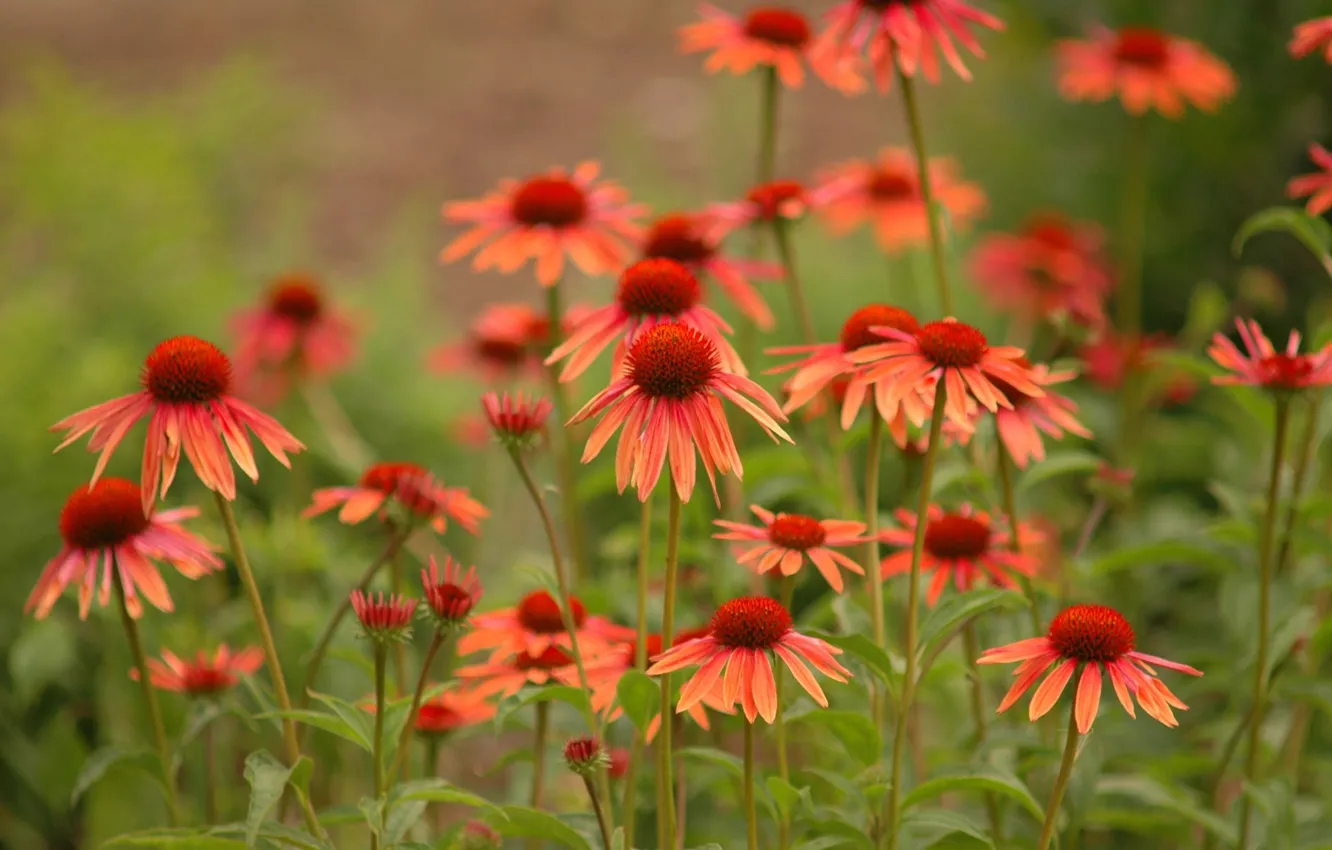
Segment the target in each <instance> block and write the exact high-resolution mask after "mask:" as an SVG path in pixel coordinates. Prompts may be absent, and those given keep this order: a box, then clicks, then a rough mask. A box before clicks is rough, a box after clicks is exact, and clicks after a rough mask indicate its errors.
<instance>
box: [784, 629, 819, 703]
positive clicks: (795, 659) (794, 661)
mask: <svg viewBox="0 0 1332 850" xmlns="http://www.w3.org/2000/svg"><path fill="white" fill-rule="evenodd" d="M772 651H773V652H775V653H777V657H778V658H780V659H781V660H782V662H783V663H784V664H786V667H787V669H788V670H790V671H791V675H792V676H793V677H795V680H796V681H797V682H799V683H800V687H802V688H804V689H805V692H806V693H807V694H809V695H810V696H811V697H813V698H814V701H815V702H817V703H818V704H819V705H821V706H823V707H824V708H827V707H828V697H827V696H826V695H824V693H823V688H821V687H819V683H818V680H816V679H815V678H814V674H813V673H811V672H809V668H808V667H806V666H805V663H804V662H803V661H801V660H800V656H798V655H796V654H795V653H794V652H792V651H791V650H789V649H787V648H786V647H784V646H782V645H781V644H780V643H779V644H777V645H776V646H774V647H773V648H772Z"/></svg>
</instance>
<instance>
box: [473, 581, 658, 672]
mask: <svg viewBox="0 0 1332 850" xmlns="http://www.w3.org/2000/svg"><path fill="white" fill-rule="evenodd" d="M569 607H570V609H572V610H571V611H570V615H571V617H572V619H573V622H574V628H575V629H576V630H577V632H578V648H579V649H580V650H581V651H582V653H583V660H584V661H586V660H588V659H590V658H593V657H595V656H597V655H599V654H600V653H602V652H604V651H605V650H606V649H607V648H609V647H610V646H613V645H614V644H616V643H620V642H623V641H626V640H629V639H630V638H632V636H633V634H634V631H633V629H628V628H625V627H623V626H617V625H615V624H614V623H612V622H611V621H609V620H607V619H605V618H604V617H595V616H591V617H590V616H588V613H587V609H586V608H585V607H583V603H582V602H581V601H580V600H579V599H578V598H577V597H573V596H571V597H570V598H569ZM552 646H553V647H557V648H559V649H561V650H565V651H572V649H573V643H572V641H571V640H570V636H569V632H568V631H567V630H566V629H565V628H564V617H563V616H562V615H561V613H560V603H559V602H558V601H557V600H556V599H555V597H553V596H551V595H550V594H549V593H547V592H546V591H544V590H536V591H533V592H532V593H529V594H527V595H526V596H524V597H523V598H522V599H521V600H520V601H519V602H518V604H517V605H516V606H514V607H513V608H501V609H499V610H495V611H487V612H486V613H484V614H478V615H476V616H475V617H473V618H472V631H471V632H469V633H468V634H467V635H465V636H464V637H463V638H462V639H460V640H459V641H458V654H459V655H470V654H471V653H473V652H481V651H483V650H488V651H489V652H490V653H491V655H490V657H491V660H492V661H503V660H504V659H506V658H511V657H513V656H514V655H517V654H518V653H528V654H529V655H533V656H539V655H541V654H542V653H543V652H545V651H546V649H548V648H549V647H552Z"/></svg>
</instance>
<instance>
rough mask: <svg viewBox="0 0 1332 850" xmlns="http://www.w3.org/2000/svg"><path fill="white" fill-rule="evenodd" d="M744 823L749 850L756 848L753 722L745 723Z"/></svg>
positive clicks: (756, 824)
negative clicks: (747, 835)
mask: <svg viewBox="0 0 1332 850" xmlns="http://www.w3.org/2000/svg"><path fill="white" fill-rule="evenodd" d="M745 825H746V826H747V828H748V829H747V832H748V834H749V850H758V846H759V845H758V811H757V810H756V809H755V808H754V724H753V723H746V724H745Z"/></svg>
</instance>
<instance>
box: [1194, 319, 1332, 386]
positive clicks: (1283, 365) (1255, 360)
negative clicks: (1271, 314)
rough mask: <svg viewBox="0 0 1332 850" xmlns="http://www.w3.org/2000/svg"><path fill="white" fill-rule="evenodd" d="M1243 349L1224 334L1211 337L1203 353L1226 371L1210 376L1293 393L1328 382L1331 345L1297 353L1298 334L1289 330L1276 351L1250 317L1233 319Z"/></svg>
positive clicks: (1219, 381)
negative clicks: (1205, 351) (1210, 356)
mask: <svg viewBox="0 0 1332 850" xmlns="http://www.w3.org/2000/svg"><path fill="white" fill-rule="evenodd" d="M1235 327H1236V328H1238V329H1239V335H1240V339H1241V340H1242V341H1243V342H1244V351H1240V350H1239V348H1237V347H1236V346H1235V343H1233V342H1231V341H1230V339H1229V338H1227V337H1226V336H1225V335H1224V334H1220V333H1218V334H1216V335H1215V336H1214V337H1212V345H1211V347H1210V348H1209V349H1208V350H1207V353H1208V354H1210V355H1212V359H1213V360H1215V361H1216V363H1217V365H1218V366H1220V367H1221V368H1222V369H1225V370H1227V371H1228V372H1229V373H1230V374H1228V375H1218V376H1216V377H1215V378H1212V383H1214V384H1222V385H1228V386H1236V385H1247V386H1252V387H1262V388H1264V389H1266V390H1269V391H1271V392H1274V393H1293V392H1300V391H1301V390H1306V389H1310V388H1312V387H1325V386H1328V385H1329V384H1332V345H1328V346H1324V347H1323V348H1322V349H1320V350H1319V351H1316V352H1313V353H1312V354H1300V333H1299V331H1291V332H1290V337H1289V338H1288V340H1287V341H1286V348H1285V350H1284V351H1280V352H1279V351H1277V350H1276V349H1275V348H1274V347H1273V346H1272V343H1271V342H1270V341H1269V340H1268V338H1267V337H1266V336H1265V335H1264V334H1263V329H1262V328H1261V327H1259V325H1258V323H1257V322H1255V321H1254V320H1253V319H1248V320H1245V319H1236V320H1235Z"/></svg>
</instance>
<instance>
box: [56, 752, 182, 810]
mask: <svg viewBox="0 0 1332 850" xmlns="http://www.w3.org/2000/svg"><path fill="white" fill-rule="evenodd" d="M116 767H128V768H133V769H134V770H138V771H141V772H143V773H146V774H148V775H149V776H151V777H152V778H153V779H155V780H157V782H158V784H161V782H162V763H161V762H160V761H158V758H157V756H156V755H154V754H153V753H150V752H148V751H147V750H122V749H120V748H119V747H102V748H101V749H99V750H96V751H95V752H93V753H92V754H91V755H89V756H88V758H87V759H86V760H85V761H84V762H83V767H82V768H80V769H79V775H78V777H77V778H76V779H75V780H74V790H73V791H71V792H70V795H69V805H70V806H71V807H73V806H77V805H78V803H79V800H80V799H82V797H83V795H84V794H86V793H88V789H89V788H91V787H92V786H93V785H96V784H97V782H98V781H99V780H100V779H102V778H103V777H105V776H106V774H107V772H108V771H110V770H112V769H114V768H116Z"/></svg>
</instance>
